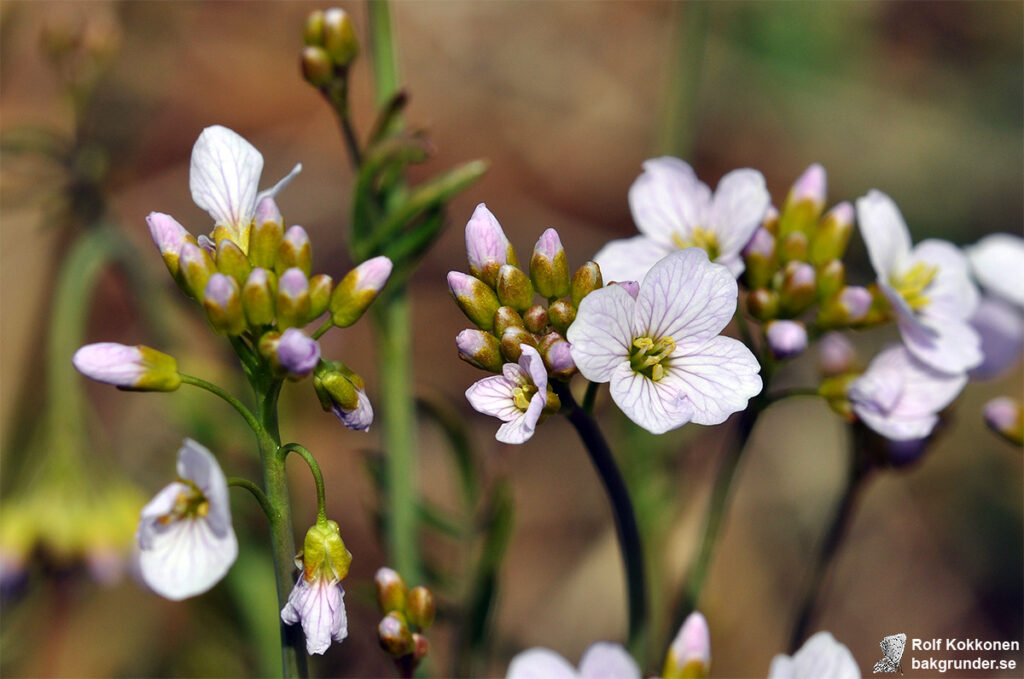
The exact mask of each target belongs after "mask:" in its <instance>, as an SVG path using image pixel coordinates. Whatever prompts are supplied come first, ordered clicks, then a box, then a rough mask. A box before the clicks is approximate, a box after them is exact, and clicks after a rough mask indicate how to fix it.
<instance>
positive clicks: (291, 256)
mask: <svg viewBox="0 0 1024 679" xmlns="http://www.w3.org/2000/svg"><path fill="white" fill-rule="evenodd" d="M292 268H298V269H301V270H302V273H304V274H306V276H307V277H308V276H309V274H310V273H311V272H312V271H313V248H312V246H311V245H310V244H309V234H307V233H306V230H305V229H303V228H302V227H301V226H293V227H291V228H290V229H288V230H287V231H285V234H284V238H283V239H282V240H281V244H280V245H278V246H277V257H276V258H275V259H274V271H275V272H276V273H277V275H278V276H280V275H281V274H283V273H284V272H285V271H287V270H288V269H292Z"/></svg>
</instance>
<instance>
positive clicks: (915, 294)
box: [889, 262, 939, 311]
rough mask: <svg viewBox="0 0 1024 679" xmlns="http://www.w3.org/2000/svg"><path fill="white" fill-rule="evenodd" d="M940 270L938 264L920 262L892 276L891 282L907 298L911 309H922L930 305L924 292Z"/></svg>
mask: <svg viewBox="0 0 1024 679" xmlns="http://www.w3.org/2000/svg"><path fill="white" fill-rule="evenodd" d="M938 271H939V268H938V267H937V266H928V265H927V264H925V263H924V262H918V263H917V264H915V265H914V266H912V267H910V268H909V269H907V270H906V271H904V272H903V273H901V274H893V275H892V276H890V277H889V283H890V284H891V285H892V287H893V288H895V290H896V292H898V293H900V295H902V296H903V299H905V300H907V304H909V305H910V308H911V309H913V310H914V311H920V310H921V309H922V308H924V307H926V306H928V301H929V300H928V297H927V296H926V295H925V294H924V293H925V292H926V291H927V289H928V286H929V285H931V283H932V280H933V279H934V278H935V274H936V273H938Z"/></svg>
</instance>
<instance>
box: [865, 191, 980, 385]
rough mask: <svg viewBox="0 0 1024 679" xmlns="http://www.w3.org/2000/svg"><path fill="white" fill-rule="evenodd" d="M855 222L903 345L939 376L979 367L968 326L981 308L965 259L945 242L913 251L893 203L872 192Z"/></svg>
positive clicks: (922, 245)
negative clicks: (936, 371)
mask: <svg viewBox="0 0 1024 679" xmlns="http://www.w3.org/2000/svg"><path fill="white" fill-rule="evenodd" d="M857 217H858V224H859V226H860V231H861V235H862V236H863V238H864V244H865V245H866V246H867V250H868V256H869V258H870V259H871V265H872V266H873V267H874V269H875V273H876V274H877V275H878V287H879V289H880V290H881V291H882V293H883V294H884V295H885V297H886V299H888V300H889V303H890V304H891V305H892V308H893V310H894V312H895V315H896V324H897V325H898V326H899V330H900V334H901V335H902V337H903V343H904V344H905V345H906V347H907V349H909V350H910V352H911V353H913V354H914V356H916V357H917V358H918V359H920V360H921V361H924V362H925V363H927V364H928V365H929V366H931V367H932V368H934V369H936V370H941V371H943V372H947V373H959V372H963V371H966V370H968V369H970V368H973V367H974V366H976V365H978V364H979V363H981V359H982V354H981V339H980V338H979V337H978V333H977V332H975V330H974V329H973V328H972V327H971V326H970V324H969V323H968V322H967V321H968V319H969V318H970V317H971V315H972V314H973V313H974V311H975V309H976V308H977V306H978V291H977V288H975V286H974V283H973V281H972V280H971V277H970V273H969V271H968V266H967V258H966V257H965V256H964V255H963V253H961V252H960V250H959V249H958V248H957V247H956V246H954V245H952V244H951V243H947V242H945V241H941V240H935V239H929V240H925V241H922V242H921V243H918V244H917V246H915V247H913V248H912V247H911V240H910V232H909V231H908V230H907V225H906V223H905V222H904V221H903V216H902V215H901V214H900V211H899V208H897V207H896V203H894V202H893V200H892V198H890V197H889V196H887V195H885V194H884V193H882V192H881V191H876V190H872V191H870V192H868V195H866V196H864V197H862V198H860V199H858V200H857Z"/></svg>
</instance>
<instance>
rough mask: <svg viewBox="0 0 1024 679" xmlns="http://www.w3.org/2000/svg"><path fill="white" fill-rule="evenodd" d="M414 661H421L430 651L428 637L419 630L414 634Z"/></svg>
mask: <svg viewBox="0 0 1024 679" xmlns="http://www.w3.org/2000/svg"><path fill="white" fill-rule="evenodd" d="M412 645H413V649H412V661H413V663H419V662H420V661H421V660H423V659H424V658H425V657H427V653H429V652H430V642H429V641H427V638H426V637H425V636H423V635H422V634H420V633H418V632H413V634H412Z"/></svg>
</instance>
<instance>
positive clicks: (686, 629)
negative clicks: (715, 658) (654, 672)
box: [661, 611, 711, 679]
mask: <svg viewBox="0 0 1024 679" xmlns="http://www.w3.org/2000/svg"><path fill="white" fill-rule="evenodd" d="M710 671H711V632H710V630H709V629H708V621H707V620H705V619H704V616H703V615H701V614H700V613H698V612H696V611H694V612H693V613H690V615H689V616H687V618H686V620H685V621H684V622H683V626H682V627H680V628H679V633H678V634H676V638H675V639H674V640H673V641H672V645H671V646H669V649H668V654H667V655H666V656H665V669H664V670H663V671H662V673H661V676H662V677H663V679H700V678H702V677H706V676H708V673H709V672H710Z"/></svg>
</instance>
